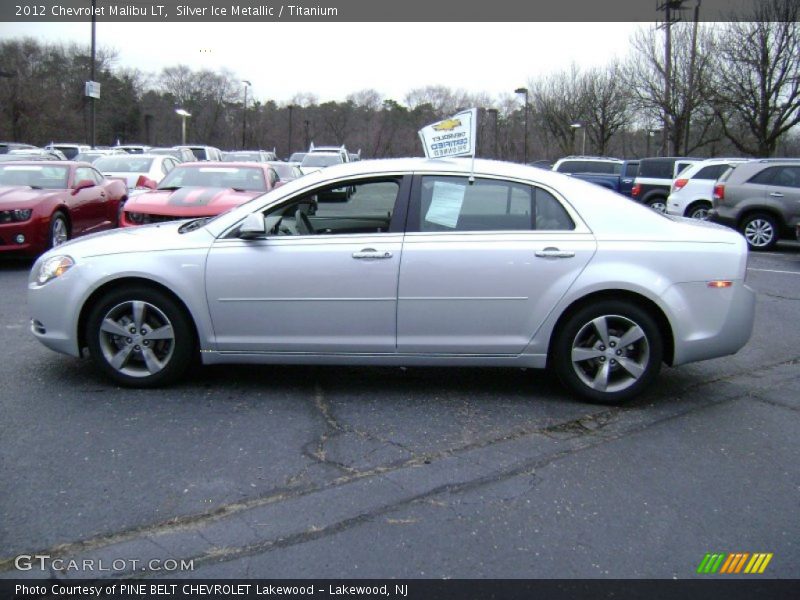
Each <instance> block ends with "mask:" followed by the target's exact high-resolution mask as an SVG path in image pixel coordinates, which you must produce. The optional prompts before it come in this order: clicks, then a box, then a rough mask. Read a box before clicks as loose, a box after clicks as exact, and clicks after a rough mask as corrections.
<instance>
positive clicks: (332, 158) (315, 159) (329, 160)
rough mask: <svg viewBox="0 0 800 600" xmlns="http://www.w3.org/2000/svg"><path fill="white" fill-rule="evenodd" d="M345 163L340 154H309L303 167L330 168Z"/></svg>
mask: <svg viewBox="0 0 800 600" xmlns="http://www.w3.org/2000/svg"><path fill="white" fill-rule="evenodd" d="M341 162H343V161H342V157H341V156H340V155H338V154H307V155H306V157H305V158H304V159H303V163H302V164H301V165H300V166H301V167H330V166H331V165H338V164H339V163H341Z"/></svg>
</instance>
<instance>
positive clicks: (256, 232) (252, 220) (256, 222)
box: [239, 213, 267, 240]
mask: <svg viewBox="0 0 800 600" xmlns="http://www.w3.org/2000/svg"><path fill="white" fill-rule="evenodd" d="M266 234H267V228H266V225H265V224H264V216H263V215H262V214H261V213H250V214H249V215H247V216H246V217H245V219H244V222H243V223H242V226H241V227H239V237H240V238H241V239H243V240H251V239H254V238H258V237H261V236H263V235H266Z"/></svg>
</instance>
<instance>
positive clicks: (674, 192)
mask: <svg viewBox="0 0 800 600" xmlns="http://www.w3.org/2000/svg"><path fill="white" fill-rule="evenodd" d="M747 160H748V159H746V158H711V159H708V160H703V161H700V162H697V163H695V164H693V165H690V166H689V167H687V168H686V169H684V170H683V171H682V172H680V173H678V175H677V177H676V178H675V179H674V180H673V182H672V187H671V188H670V192H671V193H670V195H669V197H668V198H667V214H670V215H677V216H679V217H691V218H692V219H700V220H705V219H706V218H708V211H709V210H711V198H712V192H713V191H714V184H715V183H716V181H717V179H719V177H720V176H721V175H722V174H723V173H724V172H725V171H727V170H728V169H729V168H730V167H732V166H733V165H737V164H739V163H743V162H747Z"/></svg>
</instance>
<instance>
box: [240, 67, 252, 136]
mask: <svg viewBox="0 0 800 600" xmlns="http://www.w3.org/2000/svg"><path fill="white" fill-rule="evenodd" d="M242 83H243V84H244V104H242V150H244V149H245V144H246V139H247V88H249V87H250V86H251V85H253V84H252V83H250V82H249V81H247V79H242Z"/></svg>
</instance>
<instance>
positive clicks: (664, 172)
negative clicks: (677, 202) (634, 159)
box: [639, 159, 675, 179]
mask: <svg viewBox="0 0 800 600" xmlns="http://www.w3.org/2000/svg"><path fill="white" fill-rule="evenodd" d="M674 167H675V161H674V160H670V159H659V160H643V161H641V162H640V163H639V177H653V178H656V179H672V169H673V168H674Z"/></svg>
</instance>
